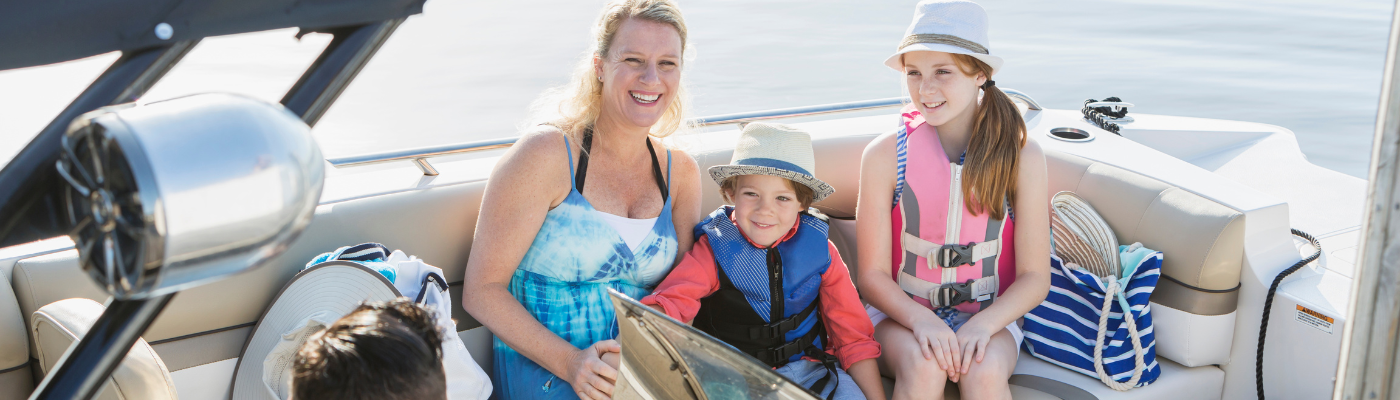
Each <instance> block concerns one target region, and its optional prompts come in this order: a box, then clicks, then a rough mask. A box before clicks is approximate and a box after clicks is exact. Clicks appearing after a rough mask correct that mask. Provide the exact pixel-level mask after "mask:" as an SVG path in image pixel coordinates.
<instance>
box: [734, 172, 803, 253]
mask: <svg viewBox="0 0 1400 400" xmlns="http://www.w3.org/2000/svg"><path fill="white" fill-rule="evenodd" d="M729 198H730V200H732V201H733V202H734V222H735V223H736V224H738V225H739V229H740V230H742V231H743V232H744V236H748V238H749V240H752V241H753V242H754V243H757V244H758V245H760V246H763V247H768V246H772V245H773V242H777V241H778V239H782V238H783V236H784V235H787V233H788V231H790V230H792V224H794V223H796V222H797V215H798V213H800V212H802V204H801V203H800V202H798V201H797V192H796V191H794V190H793V189H792V182H791V181H788V180H787V179H784V178H781V177H776V176H771V175H740V176H738V177H735V181H734V192H733V193H730V194H729Z"/></svg>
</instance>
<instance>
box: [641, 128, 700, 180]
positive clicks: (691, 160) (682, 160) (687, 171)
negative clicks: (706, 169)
mask: <svg viewBox="0 0 1400 400" xmlns="http://www.w3.org/2000/svg"><path fill="white" fill-rule="evenodd" d="M650 140H651V141H652V143H653V144H655V145H657V146H658V148H659V149H665V151H666V152H667V153H668V154H670V157H671V159H670V162H671V170H672V172H673V173H674V174H675V175H676V176H681V177H684V176H694V175H696V174H698V173H699V171H700V164H699V163H697V162H696V161H695V157H691V155H690V153H687V152H686V151H685V150H683V149H681V148H679V147H676V146H667V145H666V141H665V140H661V139H660V138H656V137H651V138H650Z"/></svg>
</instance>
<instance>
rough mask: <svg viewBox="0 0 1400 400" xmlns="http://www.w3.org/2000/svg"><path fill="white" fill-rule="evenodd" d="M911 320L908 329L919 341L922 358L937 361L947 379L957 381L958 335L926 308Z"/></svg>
mask: <svg viewBox="0 0 1400 400" xmlns="http://www.w3.org/2000/svg"><path fill="white" fill-rule="evenodd" d="M912 322H913V323H914V324H913V325H914V326H911V327H909V330H910V331H913V332H914V340H918V341H919V350H922V351H923V353H924V359H925V360H934V361H936V362H938V368H940V369H942V370H943V371H946V372H947V373H948V379H950V380H952V381H953V382H957V381H958V375H959V374H958V373H957V371H960V370H961V366H962V365H961V362H962V357H959V352H958V351H957V349H958V335H957V334H956V333H953V328H949V327H948V323H947V322H943V319H942V318H938V315H936V314H934V313H933V311H931V310H928V309H924V312H921V313H919V315H918V316H917V317H915V318H914V321H912Z"/></svg>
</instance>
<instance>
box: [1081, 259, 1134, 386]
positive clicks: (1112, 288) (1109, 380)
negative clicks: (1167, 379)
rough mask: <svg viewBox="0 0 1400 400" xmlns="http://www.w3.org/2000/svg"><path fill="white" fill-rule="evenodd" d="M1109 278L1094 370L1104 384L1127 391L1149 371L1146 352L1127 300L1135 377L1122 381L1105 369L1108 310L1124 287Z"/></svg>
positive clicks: (1100, 316)
mask: <svg viewBox="0 0 1400 400" xmlns="http://www.w3.org/2000/svg"><path fill="white" fill-rule="evenodd" d="M1107 280H1108V289H1107V290H1106V291H1105V292H1104V296H1103V310H1102V312H1101V313H1100V314H1099V337H1098V339H1096V340H1095V341H1094V372H1098V373H1099V380H1101V381H1103V384H1105V385H1108V387H1109V388H1111V389H1113V390H1117V391H1120V392H1126V391H1128V390H1129V389H1132V388H1133V387H1135V386H1137V383H1138V379H1141V378H1142V373H1143V372H1144V371H1147V364H1146V362H1144V361H1143V356H1144V355H1143V353H1146V352H1145V351H1143V350H1142V340H1141V339H1140V338H1139V337H1138V329H1137V322H1135V321H1133V310H1132V308H1129V307H1126V305H1127V302H1126V301H1125V302H1124V307H1123V320H1124V321H1125V322H1127V323H1128V335H1129V336H1130V337H1131V338H1132V342H1133V353H1135V354H1134V360H1135V364H1134V367H1133V377H1132V379H1128V382H1126V383H1121V382H1118V381H1116V380H1114V379H1113V377H1112V376H1109V375H1108V372H1107V371H1104V369H1103V339H1104V335H1105V334H1106V333H1107V332H1108V312H1109V311H1110V310H1111V307H1112V305H1113V300H1114V296H1115V295H1117V296H1122V295H1123V293H1122V292H1123V288H1121V287H1119V286H1118V280H1116V279H1113V278H1108V279H1107Z"/></svg>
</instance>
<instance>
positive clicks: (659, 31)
mask: <svg viewBox="0 0 1400 400" xmlns="http://www.w3.org/2000/svg"><path fill="white" fill-rule="evenodd" d="M594 66H595V68H597V73H598V76H599V77H601V78H602V79H603V94H602V96H603V99H602V102H603V104H602V114H603V115H602V116H601V117H602V118H604V119H608V120H610V121H613V122H614V123H620V124H623V125H630V126H632V127H642V128H650V127H651V126H652V125H655V124H656V121H658V120H660V119H661V116H662V115H663V114H665V113H666V109H667V108H668V107H670V105H671V102H672V101H674V97H675V96H674V93H675V90H676V89H677V88H679V87H680V81H681V36H680V33H678V32H676V29H675V28H674V27H672V26H670V25H667V24H663V23H659V22H652V21H647V20H641V19H635V18H633V19H628V20H626V21H622V25H620V26H618V28H617V33H615V34H614V36H613V43H612V48H611V49H610V50H609V53H608V54H607V55H606V58H605V59H595V60H594Z"/></svg>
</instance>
